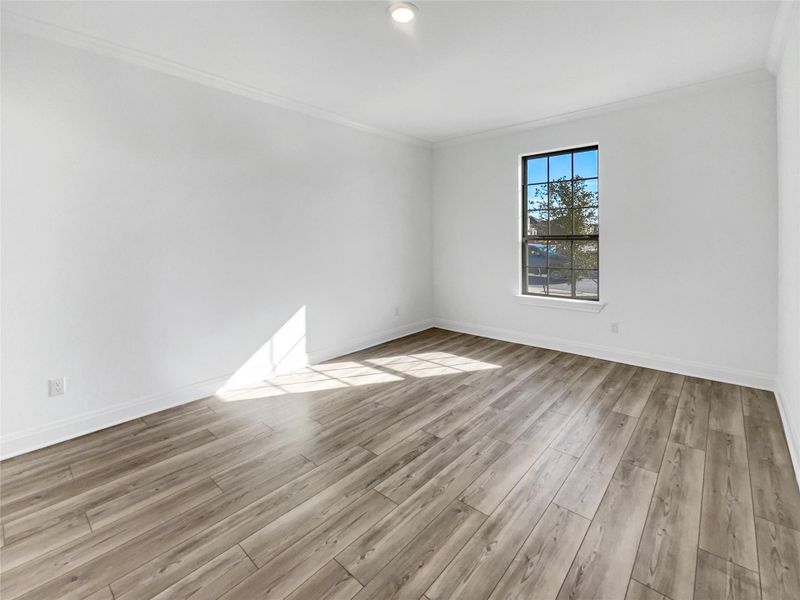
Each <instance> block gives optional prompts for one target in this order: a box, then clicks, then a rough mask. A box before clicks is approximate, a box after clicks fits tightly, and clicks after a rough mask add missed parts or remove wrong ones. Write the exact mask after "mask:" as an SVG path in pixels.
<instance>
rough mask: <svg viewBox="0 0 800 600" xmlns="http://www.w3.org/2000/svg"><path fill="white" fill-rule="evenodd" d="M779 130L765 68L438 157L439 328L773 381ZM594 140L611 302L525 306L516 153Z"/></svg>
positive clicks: (751, 381) (604, 293)
mask: <svg viewBox="0 0 800 600" xmlns="http://www.w3.org/2000/svg"><path fill="white" fill-rule="evenodd" d="M544 92H546V88H544ZM587 93H591V89H587ZM510 101H513V99H510ZM775 135H776V134H775V90H774V80H773V79H772V78H771V77H770V76H769V75H768V74H767V73H766V72H764V73H763V74H754V75H751V76H746V77H739V78H734V79H731V80H726V81H721V82H716V83H711V84H706V85H703V86H698V87H696V88H694V89H692V90H683V91H680V92H673V93H670V94H664V95H661V96H657V97H652V98H649V99H646V100H642V101H639V102H631V103H629V104H628V105H627V106H626V107H624V108H619V109H618V110H613V111H604V112H598V113H596V114H595V115H594V116H590V117H586V118H581V119H577V120H572V121H568V122H563V123H560V124H552V125H549V126H542V127H539V128H535V129H528V130H522V131H519V132H517V133H508V134H506V135H502V136H499V137H484V138H481V137H479V138H477V139H473V140H466V141H463V142H462V143H460V144H456V145H451V146H445V147H442V148H439V149H437V150H435V152H434V217H433V227H434V229H433V231H434V251H433V256H434V281H435V286H434V298H435V299H434V310H435V315H436V318H437V321H439V322H440V323H441V324H443V325H445V326H448V327H450V328H453V329H459V330H462V331H468V332H473V333H482V334H485V335H491V336H493V337H501V338H504V339H511V340H516V341H520V342H527V343H530V344H534V345H540V346H548V347H554V348H563V349H566V350H570V351H574V352H579V353H583V354H590V355H595V356H602V357H607V358H611V359H617V360H622V361H626V362H631V363H636V364H643V365H649V366H654V367H660V368H664V369H669V370H674V371H678V372H684V373H688V374H696V375H701V376H707V377H711V378H714V379H720V380H728V381H734V382H740V383H745V384H748V385H755V386H760V387H771V385H772V381H773V377H774V373H775V366H776V333H775V330H776V317H775V312H776V289H775V281H776V264H777V258H776V241H775V238H776V231H777V225H776V193H777V192H776V186H777V184H776V178H775V160H776V137H775ZM593 143H598V144H599V147H600V154H599V156H600V159H599V160H600V205H601V206H600V223H601V226H600V230H601V233H600V295H601V300H602V301H603V302H606V303H607V306H606V307H605V309H604V310H603V311H602V312H600V313H597V314H594V313H584V312H575V311H570V310H563V309H553V308H542V307H539V306H531V305H528V304H523V303H520V302H519V301H518V299H517V298H516V297H515V294H517V293H518V292H519V286H520V279H521V277H520V272H519V261H520V247H519V239H520V208H519V190H518V169H519V157H520V155H523V154H534V153H538V152H544V151H547V150H553V149H560V148H568V147H574V146H580V145H587V144H593ZM612 322H618V323H619V333H618V334H612V333H611V331H610V324H611V323H612Z"/></svg>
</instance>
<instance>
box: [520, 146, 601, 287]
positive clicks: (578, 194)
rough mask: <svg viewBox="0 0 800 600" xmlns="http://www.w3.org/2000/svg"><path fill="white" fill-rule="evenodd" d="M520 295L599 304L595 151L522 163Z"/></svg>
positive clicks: (568, 152)
mask: <svg viewBox="0 0 800 600" xmlns="http://www.w3.org/2000/svg"><path fill="white" fill-rule="evenodd" d="M522 182H523V190H522V293H523V294H529V295H534V296H550V297H556V298H576V299H579V300H598V299H599V283H600V273H599V269H598V267H599V265H598V249H599V243H600V235H599V234H600V230H599V221H598V210H599V203H598V194H597V191H598V188H597V182H598V177H597V147H596V146H593V147H590V148H576V149H574V150H564V151H560V152H549V153H547V154H537V155H534V156H525V157H523V159H522Z"/></svg>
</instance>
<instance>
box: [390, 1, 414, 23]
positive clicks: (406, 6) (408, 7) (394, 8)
mask: <svg viewBox="0 0 800 600" xmlns="http://www.w3.org/2000/svg"><path fill="white" fill-rule="evenodd" d="M389 13H390V14H391V15H392V19H394V20H395V21H396V22H397V23H410V22H411V21H413V20H414V17H416V16H417V7H416V6H414V5H413V4H411V3H410V2H395V3H394V4H392V5H391V6H390V7H389Z"/></svg>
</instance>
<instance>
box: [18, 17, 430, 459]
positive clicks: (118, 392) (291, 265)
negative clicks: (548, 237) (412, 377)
mask: <svg viewBox="0 0 800 600" xmlns="http://www.w3.org/2000/svg"><path fill="white" fill-rule="evenodd" d="M2 87H3V107H2V108H3V114H2V127H3V155H2V164H3V182H2V198H3V207H2V211H3V222H2V271H3V287H2V311H3V320H4V325H5V327H4V330H3V336H2V355H3V363H2V397H3V402H2V452H3V454H4V455H10V454H14V453H17V452H20V451H22V450H26V449H30V448H32V447H35V446H38V445H43V444H46V443H51V442H54V441H57V440H58V439H63V438H65V437H69V436H72V435H76V434H78V433H84V432H85V431H87V430H90V429H96V428H99V427H103V426H106V425H109V424H111V423H113V422H117V421H121V420H124V419H127V418H131V417H133V416H138V415H140V414H144V413H147V412H151V411H153V410H157V409H159V408H162V407H163V406H165V405H168V404H173V403H178V402H181V401H187V400H190V399H193V398H196V397H200V396H202V395H204V394H207V393H210V392H212V391H213V390H214V389H215V387H216V386H218V385H219V384H220V383H221V382H222V381H224V380H225V377H226V376H227V375H229V374H230V373H232V372H234V371H236V370H237V369H238V368H239V367H240V366H241V365H242V364H243V363H245V362H246V361H247V360H248V358H249V357H250V356H251V355H253V354H254V353H256V352H257V351H258V350H259V349H260V348H261V347H262V345H263V344H265V342H268V340H270V339H271V338H272V336H273V334H275V333H276V332H278V331H279V330H280V329H281V327H282V326H283V325H284V324H285V323H286V322H287V321H288V320H290V319H291V318H292V317H293V315H296V314H297V313H298V311H300V313H301V321H305V333H306V339H305V340H301V343H304V344H305V346H306V349H307V351H308V353H309V354H310V355H311V357H312V358H315V359H319V358H322V357H327V356H330V355H335V354H338V353H341V352H343V351H346V350H349V349H351V348H354V347H355V346H358V345H366V344H369V343H373V342H376V341H380V340H382V339H385V338H387V337H394V336H397V335H400V334H402V333H405V332H408V331H410V330H413V329H415V328H418V327H420V326H422V325H424V324H426V323H427V321H426V320H427V319H429V317H430V316H431V313H432V296H431V294H432V292H431V281H430V267H429V265H430V261H431V257H430V176H431V175H430V162H431V160H430V150H429V149H425V148H419V147H413V146H410V145H404V144H402V143H400V142H396V141H392V140H388V139H385V138H382V137H378V136H375V135H370V134H367V133H363V132H359V131H356V130H354V129H350V128H347V127H343V126H339V125H336V124H333V123H330V122H327V121H323V120H318V119H315V118H311V117H307V116H303V115H300V114H298V113H294V112H289V111H286V110H283V109H279V108H275V107H271V106H268V105H265V104H262V103H258V102H255V101H251V100H248V99H245V98H241V97H238V96H234V95H231V94H228V93H225V92H221V91H216V90H214V89H211V88H208V87H204V86H202V85H197V84H193V83H190V82H187V81H184V80H182V79H178V78H173V77H170V76H167V75H162V74H159V73H156V72H154V71H150V70H147V69H143V68H139V67H135V66H131V65H128V64H125V63H121V62H117V61H115V60H112V59H109V58H103V57H100V56H97V55H94V54H90V53H88V52H84V51H82V50H78V49H73V48H68V47H66V46H60V45H56V44H53V43H51V42H46V41H43V40H40V39H37V38H32V37H27V36H24V35H21V34H16V33H11V32H4V35H3V40H2ZM303 307H305V317H304V319H303V318H302V308H303ZM395 307H398V308H399V313H400V315H399V317H396V316H395V314H394V309H395ZM292 323H293V325H295V326H297V323H298V319H297V318H295V319H294V321H292ZM301 326H302V322H301ZM268 354H269V353H268ZM273 354H274V352H273ZM262 356H263V353H262ZM278 360H279V357H274V356H273V357H268V360H267V362H268V363H270V362H271V363H277V362H278ZM269 366H272V365H271V364H266V365H265V367H269ZM58 376H66V377H67V393H66V395H64V396H60V397H55V398H48V396H47V380H48V379H49V378H54V377H58Z"/></svg>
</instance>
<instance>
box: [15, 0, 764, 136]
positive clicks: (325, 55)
mask: <svg viewBox="0 0 800 600" xmlns="http://www.w3.org/2000/svg"><path fill="white" fill-rule="evenodd" d="M388 5H389V2H382V1H374V2H335V1H334V2H83V3H79V2H5V1H4V2H3V11H4V13H5V14H6V15H7V14H8V13H7V11H9V12H11V13H14V14H16V15H22V16H25V17H29V18H32V19H36V20H38V21H43V22H45V23H48V24H51V25H56V26H58V27H60V28H64V29H68V30H71V31H72V32H77V33H79V34H85V35H88V36H93V37H95V38H100V39H101V40H105V41H108V42H112V43H114V44H117V45H120V46H123V47H125V48H127V49H132V50H136V51H140V52H146V53H148V54H150V55H154V56H156V57H159V58H160V59H166V61H170V62H171V63H178V64H179V65H182V66H184V67H190V68H192V69H196V70H201V71H204V72H206V73H208V74H211V75H213V76H218V77H221V78H224V79H225V80H228V81H230V82H234V83H236V84H240V85H244V86H249V87H250V88H256V89H258V90H261V91H263V92H265V93H268V94H271V95H273V96H274V97H282V98H285V99H288V100H289V101H290V102H296V103H298V105H300V104H302V105H305V106H310V107H314V108H315V109H320V110H321V111H325V112H326V113H332V114H333V115H338V116H340V117H343V118H346V119H348V120H352V121H355V122H358V123H361V124H364V125H367V126H371V127H374V128H379V129H382V130H387V131H391V132H396V133H401V134H404V135H406V136H412V137H414V138H417V139H420V140H426V141H433V142H439V141H444V140H449V139H452V138H457V137H461V136H464V135H469V134H471V133H476V132H482V131H487V130H491V129H496V128H501V127H507V126H511V125H514V124H518V123H523V122H527V121H532V120H538V119H543V118H548V117H552V116H557V115H562V114H565V113H569V112H573V111H577V110H582V109H586V108H591V107H595V106H600V105H603V104H607V103H610V102H615V101H619V100H624V99H628V98H633V97H637V96H642V95H645V94H649V93H653V92H657V91H661V90H666V89H671V88H675V87H679V86H683V85H688V84H692V83H697V82H701V81H706V80H709V79H714V78H718V77H724V76H727V75H732V74H736V73H743V72H746V71H752V70H756V69H762V68H764V65H765V61H766V58H767V52H768V48H769V45H770V38H771V35H772V29H773V24H774V21H775V16H776V11H777V8H778V3H777V2H425V1H424V0H420V1H418V2H417V5H418V6H419V8H420V10H419V15H418V17H417V20H416V21H415V22H414V23H413V24H411V25H405V26H400V25H397V24H394V23H393V22H392V21H391V20H390V19H389V17H388V15H387V12H386V9H387V7H388Z"/></svg>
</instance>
